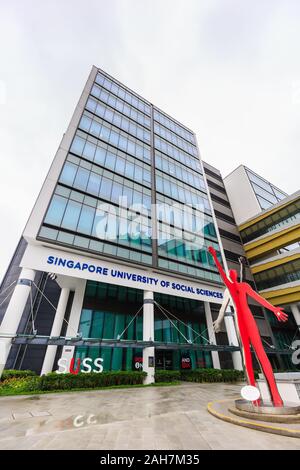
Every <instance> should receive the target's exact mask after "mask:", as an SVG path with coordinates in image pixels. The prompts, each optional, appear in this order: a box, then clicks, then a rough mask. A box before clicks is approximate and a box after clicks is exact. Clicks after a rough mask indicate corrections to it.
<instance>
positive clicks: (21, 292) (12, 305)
mask: <svg viewBox="0 0 300 470" xmlns="http://www.w3.org/2000/svg"><path fill="white" fill-rule="evenodd" d="M34 278H35V271H33V270H32V269H25V268H23V269H22V271H21V273H20V276H19V279H18V282H17V285H16V287H15V289H14V292H13V294H12V297H11V299H10V302H9V304H8V307H7V309H6V312H5V315H4V317H3V320H2V323H1V326H0V335H1V334H15V333H16V332H17V330H18V326H19V323H20V320H21V318H22V314H23V312H24V308H25V306H26V302H27V299H28V296H29V293H30V289H31V284H32V281H34ZM0 343H1V346H0V355H1V357H0V377H1V375H2V372H3V369H4V367H5V364H6V361H7V358H8V355H9V351H10V348H11V338H1V336H0Z"/></svg>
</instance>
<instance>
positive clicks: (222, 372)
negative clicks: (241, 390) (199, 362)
mask: <svg viewBox="0 0 300 470" xmlns="http://www.w3.org/2000/svg"><path fill="white" fill-rule="evenodd" d="M243 379H244V373H243V371H239V370H234V369H194V370H182V371H181V380H184V381H187V382H237V381H239V380H243Z"/></svg>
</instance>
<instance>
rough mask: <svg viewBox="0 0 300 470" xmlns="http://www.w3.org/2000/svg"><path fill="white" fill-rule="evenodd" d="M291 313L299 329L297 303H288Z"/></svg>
mask: <svg viewBox="0 0 300 470" xmlns="http://www.w3.org/2000/svg"><path fill="white" fill-rule="evenodd" d="M290 307H291V311H292V314H293V315H294V319H295V322H296V325H297V326H298V328H299V330H300V310H299V307H298V305H297V304H292V305H290Z"/></svg>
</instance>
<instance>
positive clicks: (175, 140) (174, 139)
mask: <svg viewBox="0 0 300 470" xmlns="http://www.w3.org/2000/svg"><path fill="white" fill-rule="evenodd" d="M154 132H155V134H158V135H159V136H160V137H162V138H163V139H166V140H168V141H169V142H171V143H172V144H174V145H176V146H177V147H180V148H181V149H182V150H184V151H185V152H187V153H190V154H191V155H193V156H194V157H198V150H197V147H195V146H194V145H192V144H190V143H189V142H187V141H186V140H185V139H182V138H180V137H179V136H178V135H177V134H175V133H174V132H172V131H170V130H168V129H166V128H165V127H164V126H161V125H160V124H158V123H155V124H154Z"/></svg>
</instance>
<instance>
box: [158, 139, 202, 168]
mask: <svg viewBox="0 0 300 470" xmlns="http://www.w3.org/2000/svg"><path fill="white" fill-rule="evenodd" d="M154 146H155V148H156V149H157V150H160V151H161V152H163V153H165V154H166V155H169V157H172V158H174V159H175V160H178V161H179V162H181V163H185V161H186V159H187V157H189V160H190V162H191V163H192V162H193V160H195V163H192V164H191V165H190V166H191V168H194V166H195V167H197V163H198V162H199V159H198V158H197V157H195V158H193V157H191V156H190V155H189V154H187V153H185V152H183V151H182V150H180V149H179V148H177V147H175V146H174V145H172V144H169V143H168V142H167V141H166V140H164V139H162V138H161V137H159V136H157V135H155V136H154Z"/></svg>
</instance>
